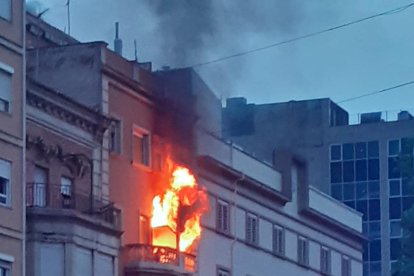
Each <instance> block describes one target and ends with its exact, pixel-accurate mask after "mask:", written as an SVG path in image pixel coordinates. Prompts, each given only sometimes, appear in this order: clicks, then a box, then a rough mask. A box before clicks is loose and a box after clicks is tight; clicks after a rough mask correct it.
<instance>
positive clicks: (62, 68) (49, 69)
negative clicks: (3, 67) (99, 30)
mask: <svg viewBox="0 0 414 276" xmlns="http://www.w3.org/2000/svg"><path fill="white" fill-rule="evenodd" d="M104 46H105V44H104V43H102V42H95V43H90V44H76V45H71V46H61V47H55V48H53V47H50V48H38V49H35V50H29V51H28V54H27V73H28V75H29V77H31V78H33V79H34V80H36V81H38V82H40V83H42V84H44V85H47V86H48V87H50V88H53V89H54V90H56V91H59V92H61V93H63V94H65V95H66V96H69V97H70V98H72V99H74V100H76V101H78V102H80V103H82V104H84V105H86V106H88V107H91V108H96V109H98V110H100V108H101V98H102V82H101V72H100V70H101V68H102V60H101V51H102V49H103V47H104Z"/></svg>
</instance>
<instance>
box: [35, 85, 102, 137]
mask: <svg viewBox="0 0 414 276" xmlns="http://www.w3.org/2000/svg"><path fill="white" fill-rule="evenodd" d="M27 104H28V105H29V106H32V107H34V108H36V109H39V110H41V111H43V112H45V113H47V114H50V115H52V116H54V117H56V118H58V119H60V120H62V121H64V122H67V123H69V124H71V125H74V126H76V127H78V128H80V129H82V130H84V131H86V132H89V133H92V134H93V135H94V136H95V137H96V138H98V139H99V140H101V139H102V137H103V133H104V132H105V130H106V129H107V127H108V125H109V121H110V120H109V119H106V118H103V117H102V120H101V121H100V122H98V123H96V122H93V121H91V120H88V119H87V118H85V117H82V116H80V115H78V114H76V113H75V112H71V111H69V110H67V109H65V108H64V107H62V106H60V105H58V104H55V103H53V102H52V101H49V100H47V99H46V98H43V97H40V96H38V95H35V94H33V93H30V92H29V91H28V93H27ZM99 116H100V115H99Z"/></svg>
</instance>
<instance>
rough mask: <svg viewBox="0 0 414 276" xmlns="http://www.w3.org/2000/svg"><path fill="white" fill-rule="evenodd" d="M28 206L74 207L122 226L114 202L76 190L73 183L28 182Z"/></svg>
mask: <svg viewBox="0 0 414 276" xmlns="http://www.w3.org/2000/svg"><path fill="white" fill-rule="evenodd" d="M26 207H38V208H54V209H72V210H76V211H78V212H80V213H84V214H88V215H92V216H94V217H98V218H100V219H101V220H103V221H105V222H107V223H109V224H112V225H113V226H115V227H117V228H119V227H120V218H121V216H120V215H121V214H120V210H119V209H117V208H115V207H114V205H113V203H110V202H103V201H101V200H97V199H94V198H93V197H91V195H90V194H87V193H81V192H76V191H74V189H73V188H72V186H71V185H60V184H57V185H56V184H50V183H48V184H46V183H27V184H26Z"/></svg>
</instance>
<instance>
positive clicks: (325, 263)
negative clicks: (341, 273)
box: [320, 246, 332, 275]
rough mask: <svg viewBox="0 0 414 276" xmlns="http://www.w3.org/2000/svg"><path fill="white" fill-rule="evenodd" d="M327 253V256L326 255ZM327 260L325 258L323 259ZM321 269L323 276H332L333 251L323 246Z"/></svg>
mask: <svg viewBox="0 0 414 276" xmlns="http://www.w3.org/2000/svg"><path fill="white" fill-rule="evenodd" d="M325 253H326V255H324V254H325ZM324 256H325V257H326V258H323V257H324ZM320 260H321V264H320V269H321V273H322V274H323V275H330V274H331V267H332V265H331V250H330V249H329V248H328V247H326V246H321V253H320Z"/></svg>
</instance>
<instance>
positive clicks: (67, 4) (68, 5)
mask: <svg viewBox="0 0 414 276" xmlns="http://www.w3.org/2000/svg"><path fill="white" fill-rule="evenodd" d="M66 6H67V7H68V35H70V0H68V1H67V2H66Z"/></svg>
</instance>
